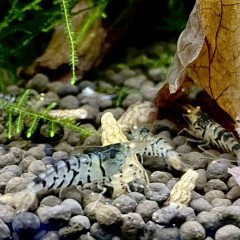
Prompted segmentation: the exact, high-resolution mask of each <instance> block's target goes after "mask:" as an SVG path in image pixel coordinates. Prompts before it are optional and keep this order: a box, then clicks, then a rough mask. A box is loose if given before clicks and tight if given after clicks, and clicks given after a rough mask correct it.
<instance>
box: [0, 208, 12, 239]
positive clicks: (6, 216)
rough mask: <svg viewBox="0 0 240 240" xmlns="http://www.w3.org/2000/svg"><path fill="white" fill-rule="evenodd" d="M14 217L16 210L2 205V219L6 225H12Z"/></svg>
mask: <svg viewBox="0 0 240 240" xmlns="http://www.w3.org/2000/svg"><path fill="white" fill-rule="evenodd" d="M14 216H15V209H14V208H13V207H11V206H8V205H0V219H1V220H2V221H3V222H4V223H6V224H9V223H11V222H12V220H13V218H14ZM0 239H1V238H0Z"/></svg>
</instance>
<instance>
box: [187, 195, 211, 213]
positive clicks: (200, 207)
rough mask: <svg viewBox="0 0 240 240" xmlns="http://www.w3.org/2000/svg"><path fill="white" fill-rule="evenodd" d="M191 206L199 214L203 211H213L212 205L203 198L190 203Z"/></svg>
mask: <svg viewBox="0 0 240 240" xmlns="http://www.w3.org/2000/svg"><path fill="white" fill-rule="evenodd" d="M189 206H190V207H191V208H193V209H194V210H195V211H196V212H198V213H199V212H202V211H210V210H211V209H212V206H211V204H210V203H209V202H208V201H207V200H205V199H203V198H198V199H194V200H192V201H191V202H190V203H189Z"/></svg>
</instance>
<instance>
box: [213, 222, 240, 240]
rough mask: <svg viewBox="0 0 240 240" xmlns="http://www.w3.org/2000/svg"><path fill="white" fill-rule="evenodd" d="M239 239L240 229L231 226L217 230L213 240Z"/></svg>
mask: <svg viewBox="0 0 240 240" xmlns="http://www.w3.org/2000/svg"><path fill="white" fill-rule="evenodd" d="M226 239H227V240H236V239H240V229H239V228H238V227H236V226H234V225H232V224H229V225H226V226H223V227H221V228H219V229H218V230H217V232H216V234H215V240H226Z"/></svg>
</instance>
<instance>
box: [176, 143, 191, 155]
mask: <svg viewBox="0 0 240 240" xmlns="http://www.w3.org/2000/svg"><path fill="white" fill-rule="evenodd" d="M176 151H177V152H178V153H180V154H187V153H190V152H191V151H192V148H191V146H189V145H187V144H183V145H180V146H178V147H176Z"/></svg>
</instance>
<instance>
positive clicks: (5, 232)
mask: <svg viewBox="0 0 240 240" xmlns="http://www.w3.org/2000/svg"><path fill="white" fill-rule="evenodd" d="M9 238H10V230H9V228H8V226H7V225H6V224H5V223H4V222H3V220H2V219H1V218H0V239H3V240H4V239H9Z"/></svg>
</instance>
